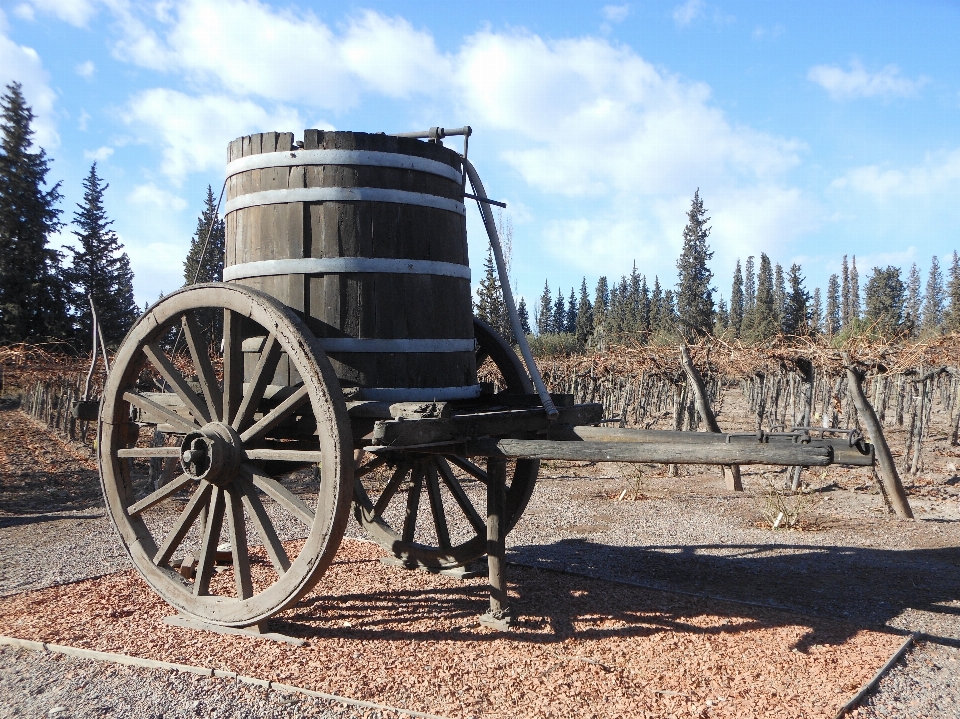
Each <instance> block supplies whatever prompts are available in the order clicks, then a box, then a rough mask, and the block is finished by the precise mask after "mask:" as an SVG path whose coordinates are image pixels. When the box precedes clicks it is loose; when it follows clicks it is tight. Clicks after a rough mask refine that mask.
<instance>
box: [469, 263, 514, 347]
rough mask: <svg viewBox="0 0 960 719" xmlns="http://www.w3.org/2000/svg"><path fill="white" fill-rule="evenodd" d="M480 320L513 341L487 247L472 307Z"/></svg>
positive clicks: (495, 272)
mask: <svg viewBox="0 0 960 719" xmlns="http://www.w3.org/2000/svg"><path fill="white" fill-rule="evenodd" d="M474 312H475V314H476V315H477V317H479V318H480V319H481V320H483V321H484V322H486V323H487V324H488V325H490V326H491V327H492V328H493V329H494V330H496V331H497V332H498V333H499V334H500V336H502V337H504V338H505V339H506V340H507V341H508V342H513V341H514V337H513V331H512V328H511V327H510V318H509V317H508V316H507V308H506V305H505V303H504V301H503V289H502V288H501V287H500V277H499V275H498V274H497V270H496V266H495V264H494V260H493V250H492V249H490V248H487V258H486V259H485V260H484V262H483V279H482V280H480V287H479V288H477V300H476V305H475V309H474Z"/></svg>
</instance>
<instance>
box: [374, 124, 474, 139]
mask: <svg viewBox="0 0 960 719" xmlns="http://www.w3.org/2000/svg"><path fill="white" fill-rule="evenodd" d="M472 134H473V128H472V127H470V126H469V125H464V126H463V127H456V128H453V129H450V130H448V129H447V128H445V127H431V128H430V129H429V130H418V131H416V132H395V133H393V137H412V138H414V139H415V140H442V139H443V138H445V137H454V136H456V135H463V136H465V137H470V135H472Z"/></svg>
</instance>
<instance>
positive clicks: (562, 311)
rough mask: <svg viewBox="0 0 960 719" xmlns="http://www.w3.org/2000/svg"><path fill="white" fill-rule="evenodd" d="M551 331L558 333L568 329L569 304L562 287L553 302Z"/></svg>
mask: <svg viewBox="0 0 960 719" xmlns="http://www.w3.org/2000/svg"><path fill="white" fill-rule="evenodd" d="M550 331H551V332H552V333H553V334H556V335H558V334H560V333H561V332H566V331H567V305H566V303H565V302H564V301H563V290H560V289H557V299H556V300H555V301H554V303H553V313H552V315H551V317H550Z"/></svg>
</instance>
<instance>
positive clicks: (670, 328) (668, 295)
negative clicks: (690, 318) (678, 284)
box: [657, 290, 677, 337]
mask: <svg viewBox="0 0 960 719" xmlns="http://www.w3.org/2000/svg"><path fill="white" fill-rule="evenodd" d="M657 329H658V331H659V332H660V333H661V334H662V335H666V336H669V337H675V336H676V334H677V305H676V299H675V297H674V294H673V290H665V291H664V293H663V301H662V302H661V303H660V315H659V318H658V321H657Z"/></svg>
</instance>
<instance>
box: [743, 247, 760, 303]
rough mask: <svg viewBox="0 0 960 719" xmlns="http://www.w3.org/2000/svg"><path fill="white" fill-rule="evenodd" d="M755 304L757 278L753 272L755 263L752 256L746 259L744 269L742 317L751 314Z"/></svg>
mask: <svg viewBox="0 0 960 719" xmlns="http://www.w3.org/2000/svg"><path fill="white" fill-rule="evenodd" d="M756 303H757V276H756V272H755V263H754V261H753V255H750V256H749V257H748V258H747V264H746V267H745V268H744V286H743V315H744V317H746V315H747V313H748V312H752V311H753V308H754V306H755V305H756Z"/></svg>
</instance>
